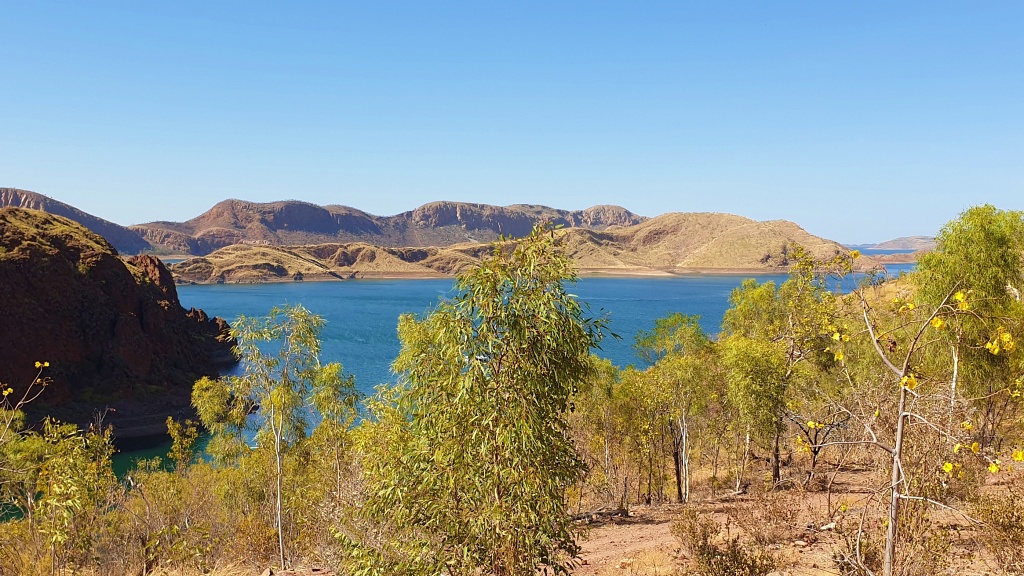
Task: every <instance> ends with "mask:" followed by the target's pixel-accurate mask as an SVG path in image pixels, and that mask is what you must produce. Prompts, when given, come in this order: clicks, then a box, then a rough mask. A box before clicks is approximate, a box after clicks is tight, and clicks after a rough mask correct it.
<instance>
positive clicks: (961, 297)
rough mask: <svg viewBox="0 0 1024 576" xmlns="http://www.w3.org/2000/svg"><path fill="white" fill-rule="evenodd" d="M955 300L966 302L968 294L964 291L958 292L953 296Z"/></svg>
mask: <svg viewBox="0 0 1024 576" xmlns="http://www.w3.org/2000/svg"><path fill="white" fill-rule="evenodd" d="M953 300H955V301H957V302H964V301H966V300H967V294H966V293H965V292H964V291H963V290H957V292H956V294H953Z"/></svg>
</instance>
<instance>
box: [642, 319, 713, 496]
mask: <svg viewBox="0 0 1024 576" xmlns="http://www.w3.org/2000/svg"><path fill="white" fill-rule="evenodd" d="M699 320H700V318H699V317H698V316H686V315H683V314H680V313H675V314H670V315H668V316H666V317H664V318H659V319H657V320H656V321H655V324H654V328H653V329H652V330H650V331H647V332H641V333H640V334H638V335H637V343H636V346H637V350H638V351H639V352H640V354H641V355H642V356H644V357H645V358H646V359H647V360H648V361H649V362H651V363H653V364H654V366H653V367H652V368H651V369H649V370H648V371H647V376H648V377H649V378H652V379H653V380H654V381H655V382H657V383H659V384H661V385H663V386H664V388H665V389H666V390H667V391H668V393H669V404H670V408H669V410H670V411H671V413H670V414H668V415H667V416H668V417H667V422H666V425H667V426H668V427H669V428H670V429H671V430H672V440H673V451H672V452H673V454H672V460H673V465H674V468H675V478H676V497H677V498H678V499H679V501H680V502H687V501H689V498H690V452H691V449H692V447H691V442H690V438H691V433H690V430H691V422H692V420H693V419H694V418H698V417H700V415H701V414H703V412H704V411H705V409H706V408H707V406H708V404H709V403H710V402H712V401H714V400H715V399H717V398H719V397H720V394H719V390H717V384H718V382H719V381H720V379H719V377H718V374H717V362H716V358H715V353H714V352H715V350H714V346H713V343H712V341H711V339H710V338H708V335H707V334H705V333H704V330H703V329H702V328H701V327H700V323H699Z"/></svg>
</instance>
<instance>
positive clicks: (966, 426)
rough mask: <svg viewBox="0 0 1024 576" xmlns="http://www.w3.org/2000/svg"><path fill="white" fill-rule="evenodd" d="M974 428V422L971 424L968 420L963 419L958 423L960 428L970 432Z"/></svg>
mask: <svg viewBox="0 0 1024 576" xmlns="http://www.w3.org/2000/svg"><path fill="white" fill-rule="evenodd" d="M973 428H974V424H971V421H970V420H964V421H963V422H961V423H960V429H961V430H963V431H964V432H970V431H971V430H972V429H973Z"/></svg>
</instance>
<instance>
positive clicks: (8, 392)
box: [4, 388, 14, 398]
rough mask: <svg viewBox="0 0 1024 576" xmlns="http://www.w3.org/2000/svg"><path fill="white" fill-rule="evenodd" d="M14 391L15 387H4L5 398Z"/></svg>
mask: <svg viewBox="0 0 1024 576" xmlns="http://www.w3.org/2000/svg"><path fill="white" fill-rule="evenodd" d="M13 392H14V388H4V398H7V396H9V395H10V394H12V393H13Z"/></svg>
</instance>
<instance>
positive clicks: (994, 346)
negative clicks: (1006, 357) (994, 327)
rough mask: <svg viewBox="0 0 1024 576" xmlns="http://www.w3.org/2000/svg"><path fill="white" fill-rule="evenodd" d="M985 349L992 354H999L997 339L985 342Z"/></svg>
mask: <svg viewBox="0 0 1024 576" xmlns="http://www.w3.org/2000/svg"><path fill="white" fill-rule="evenodd" d="M985 349H986V350H988V351H989V352H991V353H992V354H999V340H993V341H991V342H989V343H988V344H985Z"/></svg>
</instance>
